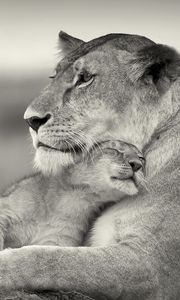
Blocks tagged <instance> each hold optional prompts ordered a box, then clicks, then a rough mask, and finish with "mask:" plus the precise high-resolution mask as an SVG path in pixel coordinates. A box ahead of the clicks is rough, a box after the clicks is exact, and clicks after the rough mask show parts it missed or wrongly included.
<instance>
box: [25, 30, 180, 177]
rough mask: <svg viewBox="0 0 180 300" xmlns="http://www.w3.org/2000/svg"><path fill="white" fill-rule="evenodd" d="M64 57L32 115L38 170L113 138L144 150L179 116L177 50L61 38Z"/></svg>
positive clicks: (136, 40)
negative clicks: (162, 127)
mask: <svg viewBox="0 0 180 300" xmlns="http://www.w3.org/2000/svg"><path fill="white" fill-rule="evenodd" d="M59 39H60V43H61V49H62V51H63V54H64V58H63V59H62V60H61V61H60V62H59V64H58V65H57V67H56V74H55V75H54V76H53V78H52V79H51V80H52V81H51V82H50V84H49V85H48V86H47V87H46V89H45V90H44V91H43V92H42V94H41V95H40V96H39V97H38V98H37V99H35V100H34V101H33V102H32V104H31V105H30V106H29V107H28V108H27V110H26V112H25V116H24V117H25V119H26V120H27V121H28V123H29V126H30V132H31V135H32V139H33V144H34V147H35V149H36V156H35V161H36V165H37V166H38V167H39V168H40V169H41V170H42V171H43V172H52V173H54V174H55V173H57V172H58V170H59V169H60V166H62V165H68V164H71V163H73V162H74V160H75V158H76V156H78V155H79V153H80V152H82V151H84V150H86V151H87V150H89V149H90V148H92V147H93V145H95V144H97V143H99V142H101V141H104V140H108V139H111V138H113V139H121V140H124V141H126V142H128V143H131V144H134V145H136V146H137V147H138V148H139V149H140V150H142V149H143V147H144V146H145V145H146V143H148V142H149V140H150V139H151V136H152V135H153V133H154V132H155V131H156V130H157V128H159V126H161V125H162V124H164V123H165V122H166V121H167V120H168V118H169V117H170V116H171V115H172V114H173V113H175V112H176V111H177V110H178V105H179V102H178V100H177V97H175V93H174V90H175V89H174V86H175V82H176V79H177V78H178V75H179V74H178V73H179V65H180V63H179V61H180V60H179V55H178V54H177V53H176V52H175V50H173V49H171V48H169V47H167V46H162V45H158V44H155V43H154V42H152V41H150V40H149V39H146V38H145V37H141V36H134V35H125V34H110V35H107V36H104V37H100V38H98V39H95V40H92V41H90V42H87V43H85V42H83V41H81V40H79V39H75V38H74V37H71V36H69V35H67V34H65V33H64V32H60V34H59Z"/></svg>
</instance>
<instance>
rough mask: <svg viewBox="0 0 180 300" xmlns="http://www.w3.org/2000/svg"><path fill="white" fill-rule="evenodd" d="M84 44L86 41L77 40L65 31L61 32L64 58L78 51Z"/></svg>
mask: <svg viewBox="0 0 180 300" xmlns="http://www.w3.org/2000/svg"><path fill="white" fill-rule="evenodd" d="M82 44H84V41H82V40H80V39H77V38H75V37H73V36H71V35H69V34H67V33H66V32H64V31H60V32H59V47H60V50H61V51H62V54H63V56H66V55H67V54H68V53H69V52H72V51H73V50H75V49H77V48H78V47H79V46H81V45H82Z"/></svg>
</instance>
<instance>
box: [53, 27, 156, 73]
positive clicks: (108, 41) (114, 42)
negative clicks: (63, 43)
mask: <svg viewBox="0 0 180 300" xmlns="http://www.w3.org/2000/svg"><path fill="white" fill-rule="evenodd" d="M153 44H154V42H153V41H151V40H149V39H147V38H145V37H143V36H139V35H131V34H122V33H121V34H108V35H105V36H101V37H99V38H96V39H93V40H91V41H89V42H87V43H84V44H82V45H81V46H80V47H79V48H77V49H75V50H74V51H72V52H70V53H69V54H68V55H66V56H65V57H64V58H63V59H62V60H61V61H60V62H59V63H58V65H57V67H56V69H57V71H58V73H60V74H62V73H64V72H65V70H66V69H67V68H68V67H69V66H70V65H72V64H73V63H74V62H75V61H76V60H78V59H79V58H81V57H82V56H84V55H86V54H88V53H90V52H93V51H94V50H96V49H98V50H99V49H100V47H102V46H103V49H105V48H106V46H107V47H112V48H116V49H120V50H126V51H128V52H133V51H137V50H140V49H141V48H143V47H144V46H148V45H153Z"/></svg>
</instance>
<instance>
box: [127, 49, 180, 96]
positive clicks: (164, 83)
mask: <svg viewBox="0 0 180 300" xmlns="http://www.w3.org/2000/svg"><path fill="white" fill-rule="evenodd" d="M130 64H131V68H130V69H131V79H132V80H133V81H137V80H139V79H140V80H143V81H144V83H145V84H147V85H148V84H154V85H155V86H156V88H157V90H158V92H160V93H163V92H165V91H167V90H168V89H169V87H170V85H171V84H172V83H173V82H174V81H175V80H176V79H177V78H178V77H179V76H180V55H179V54H178V53H177V52H176V51H175V50H174V49H172V48H170V47H168V46H164V45H160V44H155V45H153V46H150V47H145V48H143V49H142V50H140V51H138V52H137V53H136V54H135V58H133V59H132V60H131V62H130Z"/></svg>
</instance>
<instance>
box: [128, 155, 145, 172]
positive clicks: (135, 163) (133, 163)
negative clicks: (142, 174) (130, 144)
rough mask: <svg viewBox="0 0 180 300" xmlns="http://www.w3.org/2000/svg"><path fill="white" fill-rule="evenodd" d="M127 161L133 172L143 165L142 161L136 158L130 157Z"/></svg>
mask: <svg viewBox="0 0 180 300" xmlns="http://www.w3.org/2000/svg"><path fill="white" fill-rule="evenodd" d="M128 163H129V164H130V166H131V168H132V170H133V172H137V171H138V170H139V169H141V168H142V166H143V165H142V162H141V161H140V159H138V158H132V159H130V160H129V161H128Z"/></svg>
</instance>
